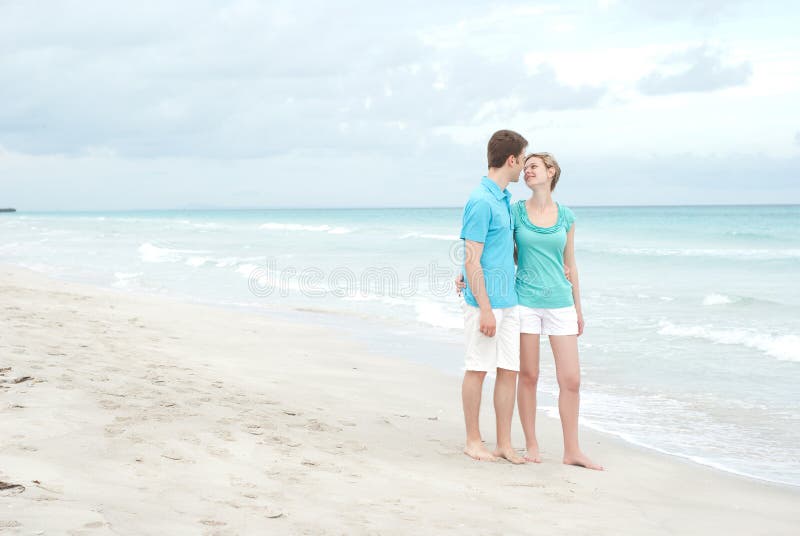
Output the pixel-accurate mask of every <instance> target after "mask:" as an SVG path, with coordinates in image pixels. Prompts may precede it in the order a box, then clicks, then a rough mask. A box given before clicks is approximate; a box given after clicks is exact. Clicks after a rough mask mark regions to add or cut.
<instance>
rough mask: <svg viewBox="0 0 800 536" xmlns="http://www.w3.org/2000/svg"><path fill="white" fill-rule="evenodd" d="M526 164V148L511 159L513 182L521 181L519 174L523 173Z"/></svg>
mask: <svg viewBox="0 0 800 536" xmlns="http://www.w3.org/2000/svg"><path fill="white" fill-rule="evenodd" d="M524 165H525V149H523V150H522V152H521V153H520V154H518V155H517V156H516V157H514V158H513V159H512V161H511V168H512V170H513V177H512V179H511V182H519V176H520V174H521V173H522V168H523V166H524Z"/></svg>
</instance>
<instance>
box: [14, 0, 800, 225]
mask: <svg viewBox="0 0 800 536" xmlns="http://www.w3.org/2000/svg"><path fill="white" fill-rule="evenodd" d="M798 26H800V3H797V2H794V1H771V2H770V1H766V2H765V1H759V2H750V1H744V0H742V1H740V0H708V1H705V2H703V1H694V0H673V1H671V2H663V1H660V0H586V1H561V2H531V1H528V2H472V1H469V0H459V1H455V0H440V1H437V2H431V1H430V0H425V1H422V0H404V1H402V2H393V3H386V2H366V1H363V2H362V1H350V0H343V1H339V2H335V3H334V2H325V1H318V0H307V1H304V2H284V1H275V2H256V1H233V2H226V1H206V0H192V1H182V0H173V1H170V2H162V1H157V2H151V1H149V0H140V1H138V2H135V3H133V2H125V3H123V2H105V1H102V2H101V1H92V0H81V1H50V0H41V1H37V2H27V1H16V0H0V102H2V104H1V105H0V207H3V206H13V207H16V208H17V209H19V210H126V209H166V208H210V207H218V208H236V207H287V208H288V207H404V206H453V207H455V206H460V205H463V203H464V200H465V199H466V197H467V196H468V195H469V192H470V191H471V190H472V189H473V188H474V187H475V186H476V185H477V183H478V182H479V181H480V178H481V176H483V175H484V174H485V173H486V166H487V164H486V143H487V141H488V139H489V137H490V136H491V134H492V133H493V132H494V131H495V130H498V129H501V128H509V129H513V130H516V131H518V132H520V133H521V134H523V135H524V136H525V137H526V138H527V139H528V140H529V142H530V146H529V149H530V150H535V151H548V152H551V153H553V154H554V155H555V156H556V157H557V158H558V160H559V162H560V164H561V167H562V175H561V179H560V181H559V186H558V188H557V189H556V191H555V197H556V199H558V200H559V201H560V202H563V203H566V204H571V205H576V206H580V205H639V204H642V205H671V204H751V203H800V37H798V35H800V33H798V32H797V30H796V28H797V27H798ZM511 191H512V193H513V194H514V197H515V198H524V197H527V196H528V195H529V194H530V192H529V191H528V190H527V188H526V187H525V185H524V182H522V183H520V184H517V185H512V187H511Z"/></svg>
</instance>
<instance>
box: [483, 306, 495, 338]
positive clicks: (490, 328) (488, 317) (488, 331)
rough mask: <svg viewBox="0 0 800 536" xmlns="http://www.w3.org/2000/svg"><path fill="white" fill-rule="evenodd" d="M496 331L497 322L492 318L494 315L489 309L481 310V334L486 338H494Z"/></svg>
mask: <svg viewBox="0 0 800 536" xmlns="http://www.w3.org/2000/svg"><path fill="white" fill-rule="evenodd" d="M496 331H497V320H495V318H494V313H493V312H492V310H491V309H486V310H483V309H481V333H483V334H484V335H486V336H487V337H494V334H495V332H496Z"/></svg>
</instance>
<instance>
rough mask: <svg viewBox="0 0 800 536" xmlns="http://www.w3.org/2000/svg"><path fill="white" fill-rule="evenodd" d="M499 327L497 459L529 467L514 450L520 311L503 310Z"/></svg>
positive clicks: (496, 391)
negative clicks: (512, 442)
mask: <svg viewBox="0 0 800 536" xmlns="http://www.w3.org/2000/svg"><path fill="white" fill-rule="evenodd" d="M500 316H501V318H502V319H501V320H500V322H499V324H498V326H497V334H496V335H495V337H497V378H496V380H495V383H494V413H495V418H496V419H497V450H495V451H494V455H495V456H499V457H501V458H505V459H506V460H508V461H510V462H511V463H525V460H524V459H523V458H522V457H521V456H519V455H518V454H517V453H516V451H515V450H514V449H513V448H512V446H511V421H512V419H513V418H514V403H515V402H516V394H517V371H518V370H519V311H518V309H517V308H516V307H510V308H508V309H503V313H502V315H500Z"/></svg>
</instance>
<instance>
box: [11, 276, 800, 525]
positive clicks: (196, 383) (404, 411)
mask: <svg viewBox="0 0 800 536" xmlns="http://www.w3.org/2000/svg"><path fill="white" fill-rule="evenodd" d="M0 298H2V300H1V301H0V369H4V368H6V367H11V369H10V370H6V371H3V372H0V423H1V424H2V436H0V481H3V482H6V483H10V484H20V485H22V486H24V491H21V488H13V489H6V490H0V532H2V533H3V534H6V533H8V534H71V535H78V534H86V535H100V534H131V535H143V534H159V535H170V536H172V535H182V534H257V535H272V534H451V533H452V534H531V533H533V534H591V535H598V534H633V535H648V534H712V533H713V534H747V535H753V534H764V535H778V534H798V533H800V501H798V499H799V498H800V493H798V491H797V490H796V489H794V488H788V487H782V486H777V485H770V484H766V483H762V482H758V481H753V480H749V479H745V478H739V477H736V476H732V475H728V474H725V473H722V472H718V471H715V470H713V469H709V468H705V467H702V466H699V465H695V464H691V463H688V462H683V461H681V460H678V459H675V458H672V457H668V456H662V455H658V454H655V453H651V452H648V451H644V450H642V449H638V448H634V447H631V446H628V445H626V444H623V443H621V442H619V441H617V440H615V439H613V438H610V437H608V436H605V435H602V434H597V433H591V432H589V431H585V430H584V431H582V442H583V445H584V447H585V449H586V450H587V452H589V453H590V454H591V455H592V456H593V457H594V458H596V459H597V460H598V461H600V462H602V463H603V464H604V465H605V466H606V468H607V471H606V472H603V473H599V472H592V471H588V470H585V469H580V468H576V467H567V466H564V465H562V464H561V463H560V453H561V437H560V429H559V426H558V423H557V421H554V420H551V419H547V418H544V417H542V418H540V419H539V426H540V443H541V444H542V447H543V455H544V463H542V464H540V465H532V464H531V465H525V466H512V465H511V464H508V463H485V462H474V461H472V460H470V459H468V458H467V457H466V456H464V455H463V454H461V448H462V440H463V425H462V416H461V409H460V394H459V390H460V382H459V380H458V379H457V378H451V377H448V376H445V375H443V374H441V373H439V372H436V371H434V370H433V369H428V368H425V367H423V366H419V365H414V364H410V363H407V362H403V361H399V360H392V359H385V358H382V357H380V356H375V355H369V354H368V353H367V352H366V351H365V350H364V349H362V348H360V347H359V346H358V345H357V344H355V343H354V342H351V341H347V340H344V339H342V338H341V337H340V336H339V335H338V334H337V333H334V332H331V331H327V330H323V329H320V328H317V327H314V326H298V325H288V324H278V323H275V322H274V321H272V320H269V319H266V318H262V317H258V316H254V315H247V314H240V313H234V312H229V311H224V310H219V309H213V308H207V307H200V306H195V305H187V304H181V303H175V302H172V301H168V300H164V299H159V298H150V297H134V296H127V295H121V294H117V293H113V292H110V291H105V290H101V289H94V288H91V287H86V286H81V285H75V284H67V283H63V282H57V281H52V280H49V279H46V278H44V277H43V276H41V275H37V274H33V273H30V272H26V271H22V270H19V269H15V268H7V267H0ZM24 376H31V377H32V379H30V380H26V381H23V382H21V383H13V381H14V379H17V378H21V377H24ZM484 406H485V410H486V411H485V413H484V416H483V417H482V419H483V420H482V427H483V430H484V437H485V438H487V439H489V440H491V439H493V437H494V433H493V418H492V413H491V401H490V400H485V401H484ZM515 434H516V436H515V441H516V444H517V445H518V446H522V442H521V431H520V427H519V423H518V421H516V420H515Z"/></svg>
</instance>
